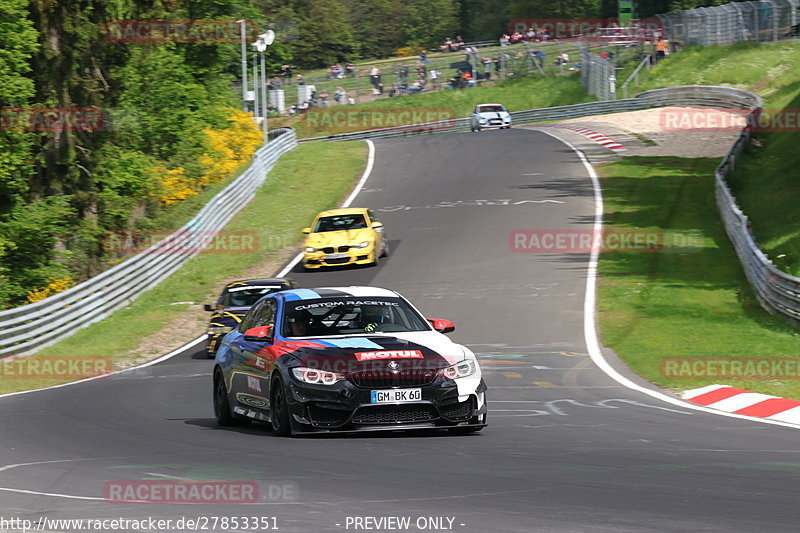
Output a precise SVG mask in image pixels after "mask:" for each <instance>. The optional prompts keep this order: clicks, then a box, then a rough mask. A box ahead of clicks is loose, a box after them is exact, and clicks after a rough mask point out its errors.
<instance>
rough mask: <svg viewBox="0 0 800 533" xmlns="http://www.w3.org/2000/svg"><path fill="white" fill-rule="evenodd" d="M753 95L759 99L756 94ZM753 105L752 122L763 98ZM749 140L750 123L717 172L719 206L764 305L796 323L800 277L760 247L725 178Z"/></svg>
mask: <svg viewBox="0 0 800 533" xmlns="http://www.w3.org/2000/svg"><path fill="white" fill-rule="evenodd" d="M753 96H754V97H755V98H756V99H758V97H757V96H755V95H753ZM751 109H752V111H751V113H750V117H748V119H749V122H748V123H751V122H750V121H752V118H751V117H752V115H753V114H758V113H760V111H761V101H760V99H758V102H757V105H755V106H753V107H752V108H751ZM753 122H754V121H753ZM749 140H750V128H749V127H748V128H745V129H744V130H743V131H742V133H741V134H740V135H739V137H738V138H737V139H736V142H735V143H734V145H733V148H731V150H730V152H728V155H726V156H725V158H724V159H723V160H722V162H721V163H720V164H719V166H718V167H717V169H716V170H715V172H714V177H715V182H716V198H717V207H718V208H719V212H720V216H721V217H722V221H723V223H724V225H725V231H726V232H727V234H728V238H729V239H730V240H731V242H732V243H733V247H734V249H735V250H736V255H738V256H739V261H740V262H741V263H742V267H743V269H744V272H745V275H746V276H747V279H748V281H749V282H750V285H751V286H752V287H753V291H754V292H755V295H756V298H758V301H759V303H760V304H761V307H763V308H764V309H766V310H767V311H768V312H770V313H772V314H775V313H780V314H781V315H783V316H785V317H787V318H788V319H789V320H790V321H791V322H793V323H795V324H796V323H797V322H799V321H800V278H799V277H796V276H793V275H791V274H787V273H786V272H783V271H782V270H780V269H778V268H777V267H776V266H775V265H773V264H772V261H770V259H769V257H768V256H767V254H765V253H764V252H763V251H762V250H761V248H759V246H758V243H757V242H756V239H755V236H754V235H753V233H752V231H751V225H750V222H749V220H748V218H747V215H745V214H744V212H742V210H741V208H740V207H739V205H738V204H737V202H736V198H735V197H734V196H733V193H732V192H731V190H730V188H729V187H728V183H727V181H726V178H727V177H728V176H729V175H730V173H731V172H732V171H733V170H734V168H735V167H736V161H737V160H738V159H739V156H740V155H741V153H742V150H744V147H745V146H746V145H747V143H748V141H749Z"/></svg>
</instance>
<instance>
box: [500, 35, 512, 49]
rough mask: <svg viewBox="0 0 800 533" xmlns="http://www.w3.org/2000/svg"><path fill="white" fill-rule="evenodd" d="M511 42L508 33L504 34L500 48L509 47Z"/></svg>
mask: <svg viewBox="0 0 800 533" xmlns="http://www.w3.org/2000/svg"><path fill="white" fill-rule="evenodd" d="M510 40H511V37H509V36H508V34H507V33H504V34H503V36H502V37H500V46H508V42H509V41H510Z"/></svg>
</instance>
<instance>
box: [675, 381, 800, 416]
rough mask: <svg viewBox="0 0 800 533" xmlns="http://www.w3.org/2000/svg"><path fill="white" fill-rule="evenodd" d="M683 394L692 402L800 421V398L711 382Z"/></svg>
mask: <svg viewBox="0 0 800 533" xmlns="http://www.w3.org/2000/svg"><path fill="white" fill-rule="evenodd" d="M680 396H681V397H682V398H683V399H684V400H686V401H689V402H691V403H695V404H697V405H704V406H706V407H709V408H711V409H719V410H720V411H725V412H727V413H735V414H737V415H745V416H755V417H758V418H766V419H768V420H777V421H780V422H789V423H790V424H800V401H797V400H789V399H786V398H779V397H777V396H770V395H769V394H758V393H755V392H750V391H747V390H744V389H737V388H735V387H729V386H727V385H709V386H708V387H703V388H701V389H693V390H688V391H685V392H682V393H681V394H680Z"/></svg>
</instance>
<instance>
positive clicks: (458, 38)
mask: <svg viewBox="0 0 800 533" xmlns="http://www.w3.org/2000/svg"><path fill="white" fill-rule="evenodd" d="M455 45H456V50H455V51H456V52H457V51H459V50H461V49H462V48H464V39H462V38H461V36H460V35H456V42H455Z"/></svg>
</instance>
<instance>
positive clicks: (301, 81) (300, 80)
mask: <svg viewBox="0 0 800 533" xmlns="http://www.w3.org/2000/svg"><path fill="white" fill-rule="evenodd" d="M305 84H306V80H305V78H303V75H302V74H298V75H297V85H305Z"/></svg>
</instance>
